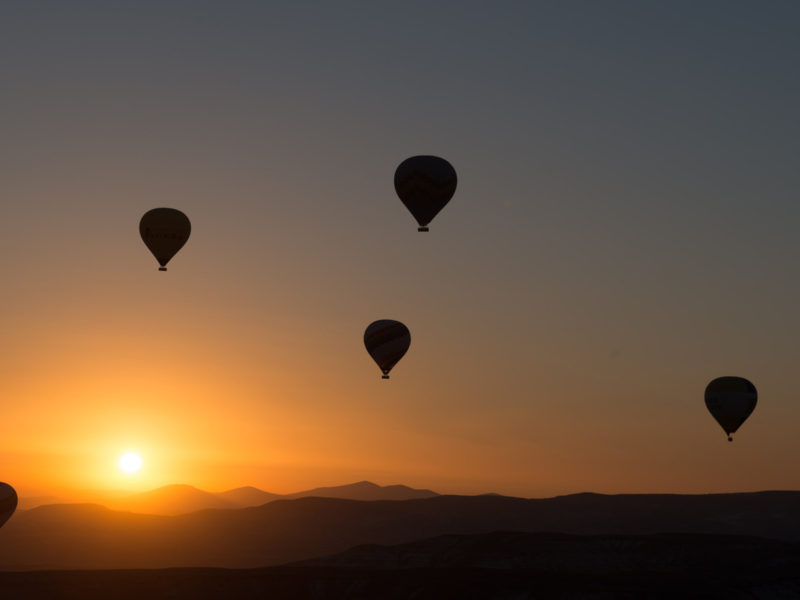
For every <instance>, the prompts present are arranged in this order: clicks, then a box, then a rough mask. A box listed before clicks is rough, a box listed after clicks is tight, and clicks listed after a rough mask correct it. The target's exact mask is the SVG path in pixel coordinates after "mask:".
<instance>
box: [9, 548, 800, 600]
mask: <svg viewBox="0 0 800 600" xmlns="http://www.w3.org/2000/svg"><path fill="white" fill-rule="evenodd" d="M0 589H2V590H3V591H4V595H3V597H8V598H29V599H37V598H47V599H59V598H64V599H68V598H70V599H71V598H75V599H81V600H95V599H97V600H99V599H101V598H102V599H106V598H112V597H113V598H117V599H122V600H126V599H134V598H135V599H137V600H138V599H140V598H148V599H153V600H159V599H167V598H192V599H196V598H232V599H245V598H246V599H250V598H280V599H296V600H305V599H308V600H312V599H313V600H323V599H327V598H343V599H352V600H361V599H373V598H381V599H388V600H393V599H401V598H402V599H406V598H416V599H443V598H444V599H446V598H459V599H462V598H463V599H469V598H482V599H483V598H493V599H497V600H503V599H515V600H520V599H523V598H573V599H581V598H587V599H588V598H593V599H611V598H623V599H624V598H642V597H647V598H664V599H666V598H725V599H726V600H731V599H737V598H761V599H770V598H776V599H777V598H794V597H800V543H795V542H780V541H776V540H764V539H759V538H750V537H739V536H712V535H653V536H570V535H560V534H530V533H514V532H495V533H490V534H480V535H471V536H469V535H459V536H440V537H437V538H433V539H428V540H421V541H417V542H413V543H411V544H402V545H397V546H375V545H373V546H361V547H357V548H353V549H351V550H349V551H347V552H345V553H342V554H340V555H336V556H331V557H327V558H323V559H318V560H315V561H306V562H305V563H303V564H293V565H284V566H279V567H269V568H262V569H240V570H229V569H165V570H138V571H136V570H124V571H28V572H16V573H13V572H12V573H0Z"/></svg>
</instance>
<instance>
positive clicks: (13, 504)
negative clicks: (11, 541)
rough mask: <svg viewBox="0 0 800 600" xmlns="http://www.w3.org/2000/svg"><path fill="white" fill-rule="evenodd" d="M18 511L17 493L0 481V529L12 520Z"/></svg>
mask: <svg viewBox="0 0 800 600" xmlns="http://www.w3.org/2000/svg"><path fill="white" fill-rule="evenodd" d="M16 509H17V492H15V491H14V488H12V487H11V486H10V485H8V484H7V483H3V482H2V481H0V527H2V526H3V523H5V522H6V521H8V520H9V519H10V518H11V515H13V514H14V511H15V510H16Z"/></svg>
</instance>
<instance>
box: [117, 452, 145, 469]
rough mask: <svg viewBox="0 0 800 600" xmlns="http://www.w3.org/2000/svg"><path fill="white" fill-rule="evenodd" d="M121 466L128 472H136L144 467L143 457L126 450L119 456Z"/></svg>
mask: <svg viewBox="0 0 800 600" xmlns="http://www.w3.org/2000/svg"><path fill="white" fill-rule="evenodd" d="M119 468H120V469H122V470H123V471H125V472H126V473H129V474H132V473H136V472H137V471H138V470H139V469H141V468H142V457H141V456H139V455H138V454H136V452H126V453H125V454H123V455H122V456H120V457H119Z"/></svg>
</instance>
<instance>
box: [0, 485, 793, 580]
mask: <svg viewBox="0 0 800 600" xmlns="http://www.w3.org/2000/svg"><path fill="white" fill-rule="evenodd" d="M493 531H520V532H561V533H570V534H580V535H589V534H592V535H593V534H603V535H636V534H654V533H668V532H676V533H696V534H724V535H750V536H758V537H764V538H773V539H778V540H787V541H798V540H800V492H759V493H748V494H711V495H701V496H680V495H620V496H603V495H599V494H578V495H574V496H561V497H557V498H549V499H534V500H526V499H522V498H509V497H505V496H436V497H432V498H422V499H414V500H402V501H397V500H382V501H356V500H344V499H336V498H319V497H308V498H299V499H295V500H275V501H273V502H270V503H268V504H265V505H262V506H259V507H252V508H244V509H226V510H204V511H200V512H195V513H191V514H184V515H177V516H156V515H142V514H135V513H129V512H119V511H112V510H109V509H107V508H104V507H101V506H97V505H54V506H43V507H39V508H36V509H33V510H30V511H22V512H21V513H19V514H17V515H15V516H14V518H12V519H11V520H10V521H9V522H8V523H6V525H5V526H4V527H3V529H2V530H1V531H0V568H1V569H4V570H27V569H101V568H102V569H114V568H162V567H181V566H198V567H227V568H245V567H248V568H250V567H262V566H269V565H277V564H281V563H287V562H291V561H299V560H306V559H311V558H315V557H321V556H325V555H330V554H335V553H339V552H343V551H345V550H347V549H349V548H352V547H354V546H358V545H363V544H404V543H410V542H413V541H416V540H420V539H424V538H431V537H434V536H439V535H446V534H478V533H489V532H493Z"/></svg>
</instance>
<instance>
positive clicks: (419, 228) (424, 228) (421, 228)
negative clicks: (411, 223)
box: [417, 227, 430, 231]
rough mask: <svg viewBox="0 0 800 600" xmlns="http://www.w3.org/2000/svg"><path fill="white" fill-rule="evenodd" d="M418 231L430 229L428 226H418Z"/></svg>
mask: <svg viewBox="0 0 800 600" xmlns="http://www.w3.org/2000/svg"><path fill="white" fill-rule="evenodd" d="M417 231H430V230H429V229H428V228H427V227H417Z"/></svg>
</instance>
